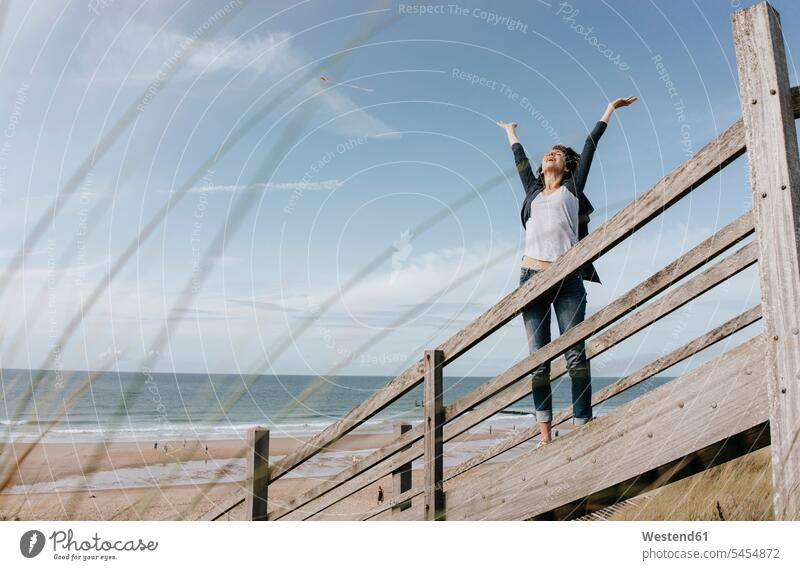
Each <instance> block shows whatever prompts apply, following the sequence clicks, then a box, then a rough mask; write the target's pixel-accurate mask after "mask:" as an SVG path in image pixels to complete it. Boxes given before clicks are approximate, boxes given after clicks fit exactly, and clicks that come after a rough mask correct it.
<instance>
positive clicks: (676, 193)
mask: <svg viewBox="0 0 800 570" xmlns="http://www.w3.org/2000/svg"><path fill="white" fill-rule="evenodd" d="M743 153H744V133H743V127H742V121H741V120H739V121H737V122H735V123H734V124H733V125H731V126H730V127H729V128H728V129H726V130H725V131H724V132H723V133H722V134H720V135H719V136H718V137H716V138H715V139H714V140H712V141H711V142H709V143H708V144H706V145H705V146H704V147H703V148H701V149H700V150H699V151H698V152H697V153H696V154H694V155H693V156H692V157H691V158H689V159H688V160H686V161H685V162H683V163H681V164H680V165H679V166H678V167H676V168H675V169H674V170H673V171H672V172H670V173H669V174H667V175H666V176H664V177H663V178H662V179H661V180H659V182H657V183H656V184H655V186H653V187H652V188H650V189H649V190H648V191H647V192H645V193H643V194H642V195H641V196H638V197H637V198H636V199H634V200H633V201H632V202H631V203H630V204H628V205H627V206H625V207H624V208H622V210H620V211H619V212H617V213H616V214H615V215H614V216H613V217H612V218H611V219H610V220H608V221H607V222H606V223H604V224H602V225H601V226H600V227H599V228H597V229H596V230H595V231H593V232H592V233H591V234H589V235H588V236H586V237H585V238H584V239H582V240H581V241H579V242H578V243H577V244H576V245H575V246H573V247H572V248H570V250H569V251H567V253H565V254H564V255H562V256H561V257H559V258H558V259H557V260H556V261H554V262H553V263H552V265H550V266H549V267H548V269H547V271H543V272H542V273H539V274H537V275H536V276H534V277H533V278H532V279H529V280H528V281H527V282H526V283H525V284H524V285H522V286H521V287H519V288H517V289H515V290H514V291H513V292H511V293H509V294H508V295H506V296H505V297H504V298H503V299H501V300H500V301H499V302H498V303H496V304H495V305H493V306H492V307H491V308H490V309H488V310H487V311H485V312H484V313H483V314H481V315H480V316H478V317H477V318H475V319H474V320H473V321H471V322H470V323H469V324H468V325H467V326H465V327H464V328H463V329H461V330H460V331H459V332H457V333H456V334H454V335H453V336H452V337H450V338H449V339H448V340H446V341H445V342H443V343H442V344H441V345H439V346H438V347H437V349H438V350H441V351H442V352H443V353H444V364H447V363H448V362H451V361H452V360H454V359H455V358H457V357H458V356H460V355H461V354H463V353H464V352H466V351H467V350H469V349H470V348H472V347H473V346H475V345H476V344H478V343H479V342H480V341H481V340H483V339H484V338H486V337H487V336H489V335H491V334H492V333H494V332H495V331H497V330H498V329H499V328H500V327H502V326H503V325H505V324H506V323H508V322H509V321H510V320H512V319H513V318H514V317H516V316H517V315H519V314H520V312H521V311H522V310H523V309H524V308H525V307H526V306H528V305H529V304H530V303H532V302H533V301H534V300H535V299H537V298H538V297H540V296H541V295H543V294H544V293H545V292H546V291H548V290H550V289H552V288H553V287H556V286H557V285H558V284H559V283H560V282H561V281H562V280H563V279H564V277H566V276H567V275H569V274H570V273H572V272H573V271H575V269H577V268H578V267H581V266H582V265H584V264H585V263H588V262H591V261H594V260H596V259H597V258H598V257H600V256H601V255H603V254H604V253H605V252H607V251H609V250H611V249H612V248H614V246H616V245H617V244H618V243H620V242H622V241H623V240H625V239H627V238H628V237H630V235H631V234H632V233H633V232H635V231H637V230H638V229H640V228H641V227H643V226H644V225H645V224H647V223H648V222H649V221H650V220H652V219H653V218H655V217H656V216H658V215H659V214H661V213H662V212H664V211H665V210H666V209H667V208H669V207H670V206H672V205H673V204H675V203H676V202H677V201H678V200H680V199H681V198H683V197H684V196H686V195H687V194H688V193H689V192H691V191H692V189H694V188H695V187H697V186H699V185H700V184H702V183H703V182H705V181H706V180H708V179H709V178H711V177H712V176H714V175H715V174H716V173H717V172H719V170H721V169H722V168H724V167H725V166H726V165H728V164H729V163H730V162H732V161H733V160H735V159H736V158H738V157H739V156H741V155H742V154H743ZM423 373H424V372H423V362H422V361H418V362H416V363H415V364H412V365H411V366H410V367H409V368H408V369H406V370H405V371H404V372H403V373H401V374H400V375H399V376H398V377H397V378H395V379H394V380H392V381H391V382H390V383H389V384H387V385H386V387H385V388H383V389H382V390H380V391H378V392H375V393H374V394H373V395H372V396H370V397H369V398H367V399H366V400H364V401H363V402H362V403H361V404H359V405H358V406H356V407H355V408H353V409H352V410H350V412H348V413H347V414H345V416H344V417H343V418H341V419H340V420H338V421H337V422H334V423H332V424H331V425H329V426H328V427H327V428H325V429H324V430H322V431H321V432H319V433H318V434H317V435H315V436H314V437H312V438H311V439H310V440H309V441H307V442H306V443H304V444H303V445H302V446H300V447H299V448H298V449H297V450H295V451H294V452H292V453H290V454H288V455H287V456H286V457H284V458H283V459H282V460H281V461H279V462H277V463H276V464H275V465H273V466H272V479H273V480H275V479H278V478H279V477H282V476H283V475H285V474H286V473H287V472H288V471H290V470H291V469H294V468H295V467H296V466H298V465H300V464H301V463H303V462H304V461H306V460H308V459H309V458H311V457H313V456H314V455H316V454H317V453H319V452H320V451H322V450H323V449H325V448H326V447H327V446H329V445H331V444H333V443H335V442H336V441H338V440H339V439H340V438H341V437H342V436H344V435H345V434H347V433H349V432H350V431H352V430H353V429H355V428H357V427H358V426H359V425H361V424H362V423H363V422H365V421H366V420H367V419H369V418H370V417H372V416H373V415H375V414H376V413H378V412H379V411H381V410H382V409H384V408H385V407H386V406H388V405H390V404H391V403H392V402H394V401H395V400H397V399H398V398H400V397H401V396H403V395H404V394H405V393H407V392H408V391H409V390H411V389H413V388H414V387H415V386H417V385H418V384H420V383H421V382H422V375H423ZM241 501H242V498H241V497H240V496H236V497H233V498H231V499H229V500H228V501H225V502H224V503H223V504H222V505H221V506H220V507H217V508H216V509H214V511H212V512H211V513H209V514H207V515H206V518H211V519H214V518H215V513H219V512H225V511H227V510H230V508H232V507H233V506H235V505H236V504H239V503H241Z"/></svg>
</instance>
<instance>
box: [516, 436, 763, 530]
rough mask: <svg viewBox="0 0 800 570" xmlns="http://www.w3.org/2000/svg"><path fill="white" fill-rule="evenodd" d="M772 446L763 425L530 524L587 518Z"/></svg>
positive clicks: (604, 490)
mask: <svg viewBox="0 0 800 570" xmlns="http://www.w3.org/2000/svg"><path fill="white" fill-rule="evenodd" d="M769 443H770V441H769V422H763V423H760V424H758V425H757V426H754V427H752V428H750V429H747V430H745V431H743V432H741V433H737V434H736V435H733V436H731V437H726V438H724V439H721V440H720V441H717V442H715V443H712V444H711V445H707V446H706V447H703V448H702V449H698V450H697V451H693V452H691V453H689V454H688V455H685V456H684V457H681V458H680V459H676V460H674V461H670V462H669V463H666V464H664V465H661V466H659V467H656V468H655V469H651V470H650V471H647V472H645V473H642V474H641V475H637V476H636V477H632V478H630V479H628V480H627V481H623V482H621V483H618V484H617V485H613V486H611V487H608V488H607V489H603V490H601V491H598V492H596V493H592V494H591V495H589V496H588V497H585V498H583V499H580V500H577V501H573V502H571V503H567V504H565V505H561V506H560V507H558V508H556V509H553V510H552V511H549V512H546V513H542V514H540V515H537V516H535V517H531V520H571V519H575V518H578V517H582V516H586V515H589V514H591V513H595V512H597V511H599V510H601V509H604V508H607V507H609V506H611V505H614V504H617V503H619V502H620V501H626V500H628V499H631V498H633V497H636V496H639V495H641V494H642V493H647V492H649V491H652V490H654V489H658V488H660V487H663V486H664V485H669V484H670V483H674V482H675V481H679V480H681V479H685V478H686V477H691V476H692V475H695V474H697V473H700V472H702V471H705V470H707V469H711V468H712V467H716V466H717V465H722V464H723V463H727V462H728V461H731V460H733V459H736V458H738V457H742V456H744V455H747V454H749V453H752V452H754V451H758V450H759V449H762V448H764V447H767V446H768V445H769Z"/></svg>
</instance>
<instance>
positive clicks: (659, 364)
mask: <svg viewBox="0 0 800 570" xmlns="http://www.w3.org/2000/svg"><path fill="white" fill-rule="evenodd" d="M760 318H761V306H760V305H756V306H755V307H751V308H750V309H748V310H747V311H745V312H744V313H742V314H740V315H738V316H736V317H734V318H733V319H730V320H729V321H726V322H725V323H723V324H721V325H720V326H718V327H716V328H714V329H713V330H710V331H708V332H707V333H705V334H704V335H701V336H700V337H698V338H696V339H693V340H692V341H690V342H689V343H687V344H685V345H683V346H682V347H680V348H677V349H675V350H673V351H672V352H670V353H669V354H666V355H664V356H662V357H661V358H658V359H656V360H654V361H653V362H651V363H649V364H647V365H646V366H644V367H642V368H640V369H639V370H637V371H636V372H634V373H632V374H629V375H628V376H625V377H623V378H620V379H619V380H617V381H616V382H614V383H613V384H611V385H609V386H606V387H605V388H603V389H602V390H600V391H599V392H596V393H595V394H593V395H592V405H593V406H597V405H599V404H601V403H603V402H605V401H607V400H609V399H611V398H613V397H614V396H616V395H617V394H620V393H622V392H624V391H625V390H628V389H630V388H632V387H633V386H636V385H638V384H640V383H641V382H644V381H645V380H647V379H648V378H652V377H653V376H655V375H656V374H658V373H660V372H663V371H664V370H666V369H668V368H670V367H672V366H674V365H675V364H678V363H680V362H682V361H683V360H685V359H687V358H689V357H691V356H694V355H695V354H697V353H698V352H700V351H701V350H704V349H706V348H708V347H709V346H712V345H714V344H715V343H717V342H719V341H721V340H724V339H725V338H727V337H729V336H730V335H732V334H734V333H736V332H738V331H740V330H742V329H743V328H745V327H747V326H749V325H751V324H753V323H754V322H756V321H758V320H759V319H760ZM587 356H589V358H591V357H592V356H593V354H592V350H591V346H587ZM564 373H566V366H565V364H564V362H563V361H560V362H559V367H558V368H555V367H554V370H553V375H552V376H553V379H556V378H558V376H560V375H562V374H564ZM556 374H557V375H556ZM519 388H521V389H519ZM519 388H515V389H514V391H516V392H517V395H518V396H519V399H522V398H524V397H527V396H529V395H530V387H526V386H522V385H521V386H520V387H519ZM571 417H572V410H571V409H566V410H563V411H560V412H557V413H556V414H555V416H554V417H553V425H554V426H557V425H559V424H561V423H563V422H565V421H567V420H569V419H570V418H571ZM538 434H539V426H538V425H536V424H534V425H533V426H531V427H529V428H526V429H524V430H520V431H518V432H516V433H514V434H513V435H511V436H510V437H508V438H506V439H504V440H503V441H501V442H499V443H497V444H496V445H493V446H492V447H490V448H488V449H486V450H484V451H482V452H481V453H479V454H477V455H475V456H474V457H471V458H469V459H468V460H466V461H464V462H462V463H460V464H459V465H456V466H454V467H452V468H450V469H448V470H447V471H445V474H444V480H445V482H447V481H449V480H450V479H454V478H455V477H458V476H460V475H463V474H464V473H466V472H468V471H470V470H471V469H474V468H475V467H477V466H478V465H482V464H483V463H485V462H486V461H489V460H490V459H492V458H494V457H497V456H498V455H500V454H502V453H505V452H506V451H508V450H510V449H512V448H514V447H516V446H518V445H520V444H521V443H524V442H526V441H528V440H530V439H532V438H533V437H535V436H536V435H538ZM421 493H422V488H416V489H412V490H409V491H406V492H405V493H403V494H402V495H395V496H394V497H393V499H392V501H398V502H399V501H405V502H407V501H408V500H410V499H412V498H414V497H416V496H417V495H419V494H421ZM391 508H392V502H390V503H389V504H388V505H385V506H381V507H379V508H377V509H373V510H372V511H370V512H369V513H367V514H366V515H365V516H364V517H363V518H362V520H368V519H370V518H372V517H373V516H375V515H376V514H378V513H380V512H382V511H384V510H386V509H391Z"/></svg>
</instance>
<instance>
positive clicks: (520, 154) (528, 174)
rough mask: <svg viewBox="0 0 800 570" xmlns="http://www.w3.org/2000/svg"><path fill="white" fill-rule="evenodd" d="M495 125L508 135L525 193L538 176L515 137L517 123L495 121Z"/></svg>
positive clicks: (530, 189) (531, 188)
mask: <svg viewBox="0 0 800 570" xmlns="http://www.w3.org/2000/svg"><path fill="white" fill-rule="evenodd" d="M497 125H498V126H500V127H501V128H503V130H505V132H506V136H507V137H508V144H509V145H511V150H512V151H514V162H515V163H516V165H517V172H519V178H520V180H521V181H522V187H523V188H524V189H525V192H526V193H528V192H531V191H532V190H533V188H534V184H536V182H537V181H538V178H537V177H536V176H535V175H534V174H533V169H531V164H530V162H529V161H528V157H527V156H526V155H525V149H524V148H522V143H520V142H519V138H517V123H504V122H503V121H497Z"/></svg>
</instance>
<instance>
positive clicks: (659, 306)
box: [270, 240, 756, 518]
mask: <svg viewBox="0 0 800 570" xmlns="http://www.w3.org/2000/svg"><path fill="white" fill-rule="evenodd" d="M737 241H738V240H737ZM716 246H717V247H719V246H720V243H717V244H716ZM698 247H699V246H698ZM696 249H697V248H693V249H692V250H691V251H690V252H687V254H684V256H681V258H679V259H678V260H676V261H675V262H673V263H671V264H670V265H668V266H667V267H665V268H664V269H662V270H661V271H659V272H657V273H656V274H655V275H654V276H651V277H650V278H648V279H646V280H645V281H643V282H642V283H641V284H640V285H638V286H637V287H635V288H634V289H632V290H631V291H629V292H628V293H626V294H625V295H623V296H622V297H621V298H625V297H629V296H630V297H629V299H628V300H629V302H630V303H634V304H635V305H638V304H641V303H643V302H644V301H645V300H647V299H649V298H650V297H652V296H654V295H656V294H657V292H660V291H662V290H663V289H664V288H666V287H667V286H668V285H669V284H670V283H671V282H674V281H676V280H678V279H680V278H681V277H683V275H685V273H684V271H685V272H686V273H689V272H691V271H692V270H693V269H694V268H695V267H696V266H695V265H694V263H691V261H692V260H693V257H692V256H693V255H696V254H695V253H694V252H696ZM707 251H708V250H707ZM682 261H683V262H685V263H681V262H682ZM755 261H756V247H755V244H754V243H752V242H751V243H749V244H747V245H745V246H743V247H741V248H740V249H739V250H737V251H736V252H734V253H733V254H731V255H729V256H728V257H726V258H725V259H723V260H722V261H720V262H718V263H717V264H715V265H713V266H711V267H709V268H708V269H706V270H705V271H703V272H702V273H700V274H698V275H696V276H694V277H692V278H691V279H689V280H688V281H686V282H685V283H683V284H681V285H680V286H678V287H677V288H675V289H674V290H673V291H670V292H669V293H667V294H666V295H664V297H663V298H661V299H660V300H659V301H658V302H656V303H651V304H649V305H647V306H645V307H644V308H642V309H640V310H639V311H637V312H636V314H635V315H633V316H632V317H631V318H628V319H625V320H624V321H623V322H621V323H619V324H618V325H616V326H615V327H613V328H611V329H609V330H608V331H606V332H605V333H603V334H602V335H601V336H600V337H599V339H598V342H599V344H597V345H596V347H600V346H605V347H606V349H608V348H611V346H613V345H615V344H617V343H619V342H621V341H622V340H624V339H625V338H627V337H629V336H631V335H633V334H635V333H636V332H638V331H640V330H642V329H643V328H645V327H646V326H648V325H650V324H652V323H653V322H655V321H656V320H658V319H659V318H661V317H663V316H664V315H667V314H669V313H671V312H672V311H674V310H676V309H678V308H679V307H681V306H683V305H684V304H686V303H688V302H689V301H691V300H692V299H695V298H697V297H698V296H699V295H701V294H702V293H704V292H706V291H708V290H709V289H711V288H713V287H715V286H716V285H717V284H719V283H721V282H722V281H724V280H725V279H728V278H729V277H731V276H732V275H735V274H736V273H738V272H740V271H742V270H743V269H745V268H747V267H749V266H750V265H752V264H753V263H755ZM679 275H680V277H678V276H679ZM670 276H671V279H669V277H670ZM665 280H666V281H665ZM615 303H616V301H615ZM611 316H613V313H603V312H602V310H601V311H598V312H597V313H595V314H594V315H592V316H591V317H589V319H587V321H588V322H589V325H588V327H583V323H582V324H581V325H577V326H575V327H573V328H572V329H570V330H569V331H567V333H565V334H564V335H561V336H560V337H559V338H557V339H556V340H554V341H552V342H551V343H549V344H548V345H546V346H544V347H542V348H541V349H539V350H537V351H536V352H535V353H534V354H532V355H531V356H528V357H527V358H525V359H523V360H521V361H520V362H519V363H517V364H515V365H514V366H512V367H511V368H510V369H508V370H507V371H505V372H503V373H502V374H501V375H500V376H497V377H495V378H494V379H493V380H490V381H489V383H496V382H497V381H498V380H500V379H503V381H504V382H506V385H508V386H511V385H513V383H514V382H518V381H519V379H521V378H523V377H524V376H525V375H527V374H529V373H530V371H531V370H533V369H534V368H536V367H537V366H539V365H540V364H541V363H542V362H546V361H547V360H548V359H549V358H551V355H553V356H554V355H556V354H560V353H562V352H564V351H565V350H566V349H567V348H568V347H569V346H572V345H573V344H574V343H575V342H577V341H578V340H582V339H584V338H586V336H588V334H590V333H589V332H586V331H587V330H595V329H598V328H602V327H603V326H605V324H606V323H605V322H604V321H602V320H599V319H605V318H610V317H611ZM595 319H598V320H595ZM587 321H584V323H586V322H587ZM598 322H599V323H600V324H598ZM577 335H580V336H577ZM554 345H555V346H557V347H559V348H557V349H553V346H554ZM556 350H558V351H559V352H556ZM551 380H552V378H551ZM484 386H485V384H484ZM480 389H482V387H480V388H478V389H477V390H480ZM515 390H520V391H521V390H526V392H524V393H523V392H515ZM529 391H530V387H529V386H525V387H524V388H522V387H519V386H517V387H516V388H514V387H512V388H511V389H510V390H507V391H506V392H501V393H500V394H499V395H498V396H496V397H495V398H494V399H492V400H489V401H487V402H485V403H483V404H481V405H480V406H478V407H476V408H475V409H473V410H472V411H470V412H469V413H467V414H465V415H464V416H462V417H460V418H458V419H456V420H455V421H453V422H452V423H450V424H447V425H446V426H445V430H444V440H445V442H447V441H449V440H450V439H452V438H454V437H456V436H458V435H460V434H461V433H464V432H465V431H467V430H468V429H469V428H470V427H472V426H474V425H477V424H478V423H480V422H481V421H483V420H485V419H487V418H489V417H491V416H492V415H494V414H495V413H497V412H498V411H500V410H502V409H504V408H505V407H507V406H509V405H511V404H512V403H513V402H515V401H517V400H519V399H521V398H522V397H523V396H524V395H525V394H526V393H528V392H529ZM466 397H469V395H467V396H466ZM418 427H419V426H418ZM418 431H419V430H418V429H417V428H414V429H412V430H411V432H409V435H410V436H412V437H413V436H416V434H417V433H418ZM415 441H416V440H415ZM375 453H380V451H378V452H375ZM421 455H422V449H421V447H420V446H419V445H418V444H415V445H413V446H412V449H411V451H410V452H405V453H401V454H398V455H396V456H394V457H393V458H391V460H390V461H389V462H388V463H386V464H384V465H382V466H380V467H379V468H377V469H374V470H373V471H372V472H370V473H368V474H366V475H365V476H362V477H359V478H353V479H349V480H347V481H346V484H345V485H342V484H341V483H340V484H339V485H342V486H341V488H337V489H336V490H335V492H333V493H329V494H328V496H327V497H320V498H318V499H316V500H315V503H314V504H312V506H310V507H307V508H304V509H303V512H302V514H301V515H298V516H302V517H303V518H308V517H309V516H311V515H310V514H309V513H313V512H318V511H320V510H322V509H323V508H326V507H328V506H330V505H332V504H334V503H335V502H338V501H340V500H342V499H343V498H346V497H347V496H349V495H351V494H352V493H354V492H356V491H358V490H360V489H362V488H363V487H365V486H366V485H368V484H369V483H371V482H372V481H374V480H376V479H378V478H380V477H382V476H384V475H385V474H386V473H389V472H391V470H393V469H396V468H397V466H398V465H399V464H401V463H402V462H406V461H411V460H414V459H416V458H418V457H420V456H421ZM275 516H277V515H275ZM270 518H273V515H272V514H271V515H270ZM290 518H293V517H290Z"/></svg>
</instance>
